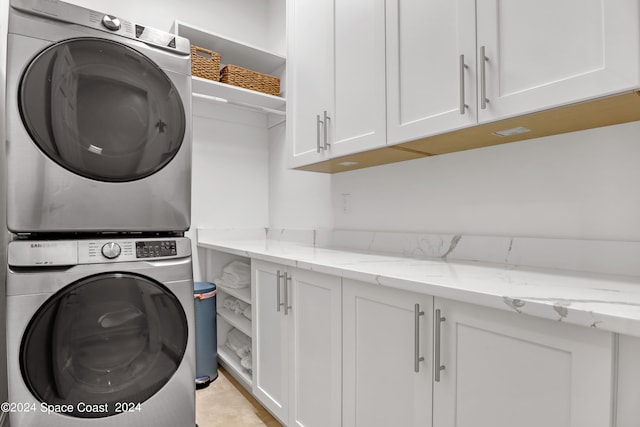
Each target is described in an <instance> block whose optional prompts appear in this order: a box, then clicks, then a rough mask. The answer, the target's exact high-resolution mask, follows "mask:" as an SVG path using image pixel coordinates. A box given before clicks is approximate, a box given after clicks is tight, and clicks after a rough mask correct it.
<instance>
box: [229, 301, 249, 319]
mask: <svg viewBox="0 0 640 427" xmlns="http://www.w3.org/2000/svg"><path fill="white" fill-rule="evenodd" d="M222 306H223V307H224V308H226V309H228V310H231V311H233V312H234V313H236V314H238V315H240V314H241V315H243V316H244V317H246V318H247V319H251V305H249V304H247V303H246V302H244V301H240V300H239V299H238V298H234V297H226V298H225V299H224V302H223V303H222Z"/></svg>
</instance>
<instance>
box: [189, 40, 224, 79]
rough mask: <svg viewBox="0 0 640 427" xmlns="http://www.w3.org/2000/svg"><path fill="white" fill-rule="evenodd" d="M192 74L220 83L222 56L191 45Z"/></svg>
mask: <svg viewBox="0 0 640 427" xmlns="http://www.w3.org/2000/svg"><path fill="white" fill-rule="evenodd" d="M191 74H192V75H194V76H196V77H202V78H203V79H209V80H214V81H216V82H217V81H220V54H219V53H216V52H214V51H212V50H209V49H205V48H202V47H199V46H194V45H191Z"/></svg>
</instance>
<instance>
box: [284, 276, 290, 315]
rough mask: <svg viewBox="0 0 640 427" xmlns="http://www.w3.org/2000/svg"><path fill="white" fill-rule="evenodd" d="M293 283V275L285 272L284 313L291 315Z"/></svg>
mask: <svg viewBox="0 0 640 427" xmlns="http://www.w3.org/2000/svg"><path fill="white" fill-rule="evenodd" d="M290 283H291V276H289V274H288V273H284V315H285V316H288V315H289V310H291V306H290V305H289V285H290Z"/></svg>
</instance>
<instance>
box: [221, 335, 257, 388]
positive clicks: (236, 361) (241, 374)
mask: <svg viewBox="0 0 640 427" xmlns="http://www.w3.org/2000/svg"><path fill="white" fill-rule="evenodd" d="M218 360H219V361H220V362H222V364H223V365H224V367H225V368H227V370H228V371H229V372H231V374H232V375H233V376H234V377H236V378H237V379H238V380H241V381H242V382H244V383H245V386H246V387H247V389H249V390H251V384H253V380H252V379H251V375H250V374H249V372H248V371H247V370H246V369H245V368H243V367H242V365H241V364H240V358H239V357H238V356H237V355H235V354H234V353H233V352H232V351H231V350H229V349H228V348H227V347H225V346H220V347H218Z"/></svg>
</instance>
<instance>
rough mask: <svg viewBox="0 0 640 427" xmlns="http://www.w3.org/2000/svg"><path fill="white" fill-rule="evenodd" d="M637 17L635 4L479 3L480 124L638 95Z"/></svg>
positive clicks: (604, 0)
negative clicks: (601, 98)
mask: <svg viewBox="0 0 640 427" xmlns="http://www.w3.org/2000/svg"><path fill="white" fill-rule="evenodd" d="M638 16H639V5H638V1H637V0H562V1H558V0H539V1H535V2H532V1H528V0H478V1H477V22H478V24H477V25H478V27H477V37H478V67H479V72H478V77H479V85H480V87H479V91H480V96H479V98H480V99H479V101H480V110H479V121H480V122H487V121H493V120H496V119H500V118H505V117H509V116H516V115H519V114H523V113H527V112H531V111H537V110H541V109H546V108H550V107H554V106H558V105H563V104H568V103H573V102H577V101H582V100H585V99H589V98H594V97H599V96H605V95H609V94H612V93H616V92H621V91H625V90H630V89H634V88H637V87H638V86H639V84H640V34H639V31H638V27H639V25H638V21H639V18H638ZM483 48H484V52H485V57H486V59H485V60H484V61H483V60H482V57H481V54H480V51H481V49H483ZM483 65H484V69H485V75H484V81H483V73H482V67H483ZM483 83H484V84H485V85H486V86H485V87H486V92H485V93H486V99H488V103H487V104H486V108H484V109H483V108H482V99H481V98H482V87H483Z"/></svg>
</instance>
